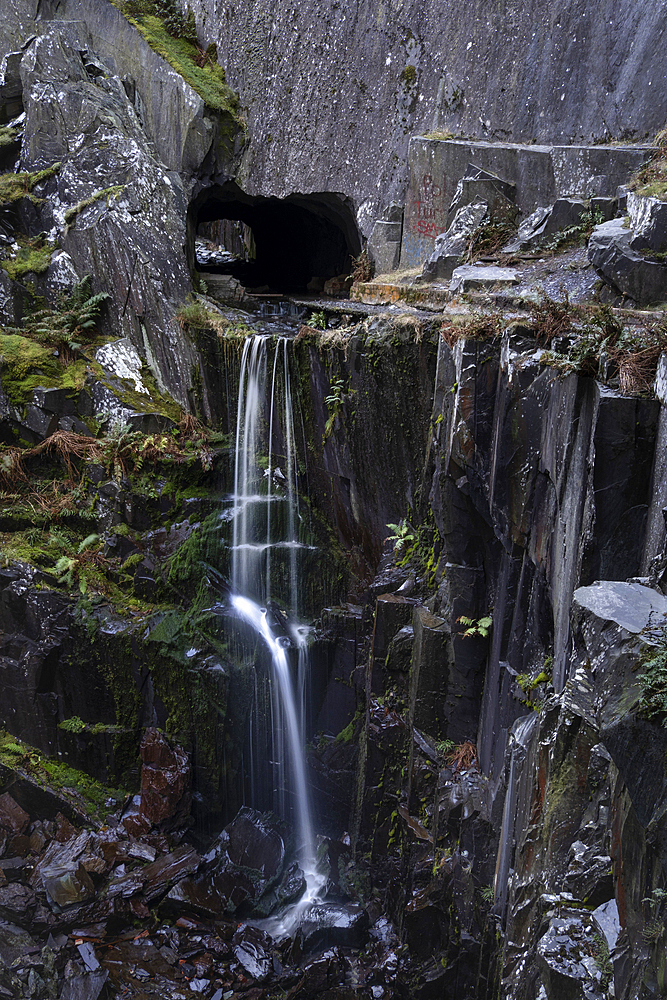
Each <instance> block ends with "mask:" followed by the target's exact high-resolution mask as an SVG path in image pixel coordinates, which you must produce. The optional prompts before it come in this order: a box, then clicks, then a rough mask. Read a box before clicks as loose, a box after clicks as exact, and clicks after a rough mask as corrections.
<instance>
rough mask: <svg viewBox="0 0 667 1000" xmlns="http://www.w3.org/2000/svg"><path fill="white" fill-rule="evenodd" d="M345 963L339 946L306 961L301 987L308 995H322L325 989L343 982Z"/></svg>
mask: <svg viewBox="0 0 667 1000" xmlns="http://www.w3.org/2000/svg"><path fill="white" fill-rule="evenodd" d="M344 975H345V964H344V962H343V958H342V955H341V954H340V952H339V950H338V948H330V949H328V950H327V951H325V952H323V953H322V954H321V955H318V956H317V958H313V959H311V960H310V961H309V962H306V963H305V964H304V967H303V979H302V980H301V983H300V989H301V990H303V992H304V994H305V995H306V996H321V994H322V992H323V991H324V990H328V989H331V988H332V987H334V986H337V985H338V984H340V983H342V981H343V978H344Z"/></svg>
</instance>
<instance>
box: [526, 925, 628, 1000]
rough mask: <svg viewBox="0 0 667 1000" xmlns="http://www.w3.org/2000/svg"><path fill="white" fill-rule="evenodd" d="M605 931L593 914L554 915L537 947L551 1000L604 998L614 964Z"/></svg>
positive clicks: (541, 970) (545, 984) (542, 974)
mask: <svg viewBox="0 0 667 1000" xmlns="http://www.w3.org/2000/svg"><path fill="white" fill-rule="evenodd" d="M603 940H604V938H603V934H602V930H601V928H600V926H599V924H598V922H597V921H596V920H595V918H594V917H593V916H592V915H591V914H589V913H580V914H572V915H570V916H563V917H554V918H553V919H552V920H551V922H550V924H549V929H548V930H547V932H546V934H544V935H543V937H541V938H540V941H539V943H538V946H537V961H538V965H539V968H540V973H541V976H542V982H543V983H544V988H545V990H546V995H547V997H548V1000H579V998H581V1000H584V998H585V1000H602V998H603V997H605V996H607V986H608V983H609V980H610V978H611V967H610V966H609V968H608V969H606V970H605V958H606V959H607V960H608V953H605V951H606V945H603V943H602V942H603Z"/></svg>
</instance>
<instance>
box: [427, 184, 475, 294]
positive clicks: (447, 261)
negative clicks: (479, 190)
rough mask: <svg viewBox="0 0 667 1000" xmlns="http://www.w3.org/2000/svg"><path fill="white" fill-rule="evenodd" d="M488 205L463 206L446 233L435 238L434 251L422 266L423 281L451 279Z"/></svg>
mask: <svg viewBox="0 0 667 1000" xmlns="http://www.w3.org/2000/svg"><path fill="white" fill-rule="evenodd" d="M487 210H488V205H487V203H486V202H484V201H480V202H477V203H476V204H474V205H465V206H464V207H462V208H460V209H459V210H458V211H457V213H456V215H455V216H454V218H453V220H452V223H451V225H450V226H449V228H448V230H447V232H446V233H441V234H440V236H437V237H436V240H435V250H434V251H433V253H432V254H431V256H430V257H429V259H428V260H427V262H426V264H425V265H424V270H423V272H422V279H423V280H424V281H440V280H446V279H449V278H451V276H452V273H453V271H454V268H455V267H456V265H457V264H458V263H459V261H460V260H461V257H462V256H463V254H464V253H465V252H466V250H467V248H468V241H469V239H470V237H471V236H472V234H473V233H474V232H475V230H476V229H478V228H479V226H481V224H482V222H483V221H484V219H485V218H486V217H487Z"/></svg>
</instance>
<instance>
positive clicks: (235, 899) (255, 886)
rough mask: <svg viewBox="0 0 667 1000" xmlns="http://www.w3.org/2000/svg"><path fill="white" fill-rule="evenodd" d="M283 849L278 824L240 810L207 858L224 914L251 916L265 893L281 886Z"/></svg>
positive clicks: (284, 857) (283, 859)
mask: <svg viewBox="0 0 667 1000" xmlns="http://www.w3.org/2000/svg"><path fill="white" fill-rule="evenodd" d="M285 859H286V847H285V841H284V839H283V835H282V832H281V828H280V823H279V821H278V820H277V819H276V818H275V817H272V816H271V815H270V814H268V813H260V812H257V811H256V810H255V809H250V808H248V807H247V806H243V808H241V809H240V810H239V812H238V813H237V814H236V816H235V817H234V819H233V820H232V822H231V823H230V824H229V825H228V826H226V827H225V829H224V830H223V831H222V833H221V834H220V837H219V838H218V840H217V841H216V843H215V844H214V845H213V847H212V849H211V850H210V851H209V853H208V854H207V855H206V859H205V860H206V861H207V862H208V863H209V866H210V868H211V871H212V872H213V878H214V884H215V887H216V889H217V891H218V892H219V893H220V895H221V896H222V898H223V899H224V901H225V909H226V910H227V912H230V913H234V912H235V911H236V910H238V909H239V908H242V909H243V910H244V911H245V912H253V908H254V905H255V904H256V903H258V902H259V900H260V899H261V897H262V896H263V895H264V893H266V892H269V891H270V890H271V889H273V888H274V887H276V886H278V885H279V884H280V881H281V878H282V875H283V872H284V870H285Z"/></svg>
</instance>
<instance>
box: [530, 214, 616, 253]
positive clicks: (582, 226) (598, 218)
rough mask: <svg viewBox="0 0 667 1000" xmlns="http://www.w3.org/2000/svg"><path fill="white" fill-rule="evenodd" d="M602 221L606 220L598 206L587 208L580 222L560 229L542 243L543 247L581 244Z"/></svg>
mask: <svg viewBox="0 0 667 1000" xmlns="http://www.w3.org/2000/svg"><path fill="white" fill-rule="evenodd" d="M601 222H604V216H603V215H602V212H600V211H599V209H597V208H596V209H591V208H587V209H586V211H585V212H582V213H581V215H580V216H579V222H578V223H575V225H573V226H566V228H565V229H559V230H558V232H557V233H554V235H553V236H552V237H551V239H550V240H547V241H545V242H544V243H542V247H543V249H544V250H552V251H556V250H562V249H564V248H565V247H568V246H580V245H582V244H584V243H585V242H586V241H587V240H588V238H589V236H590V235H591V233H592V232H593V230H594V229H595V227H596V226H599V225H600V223H601Z"/></svg>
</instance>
